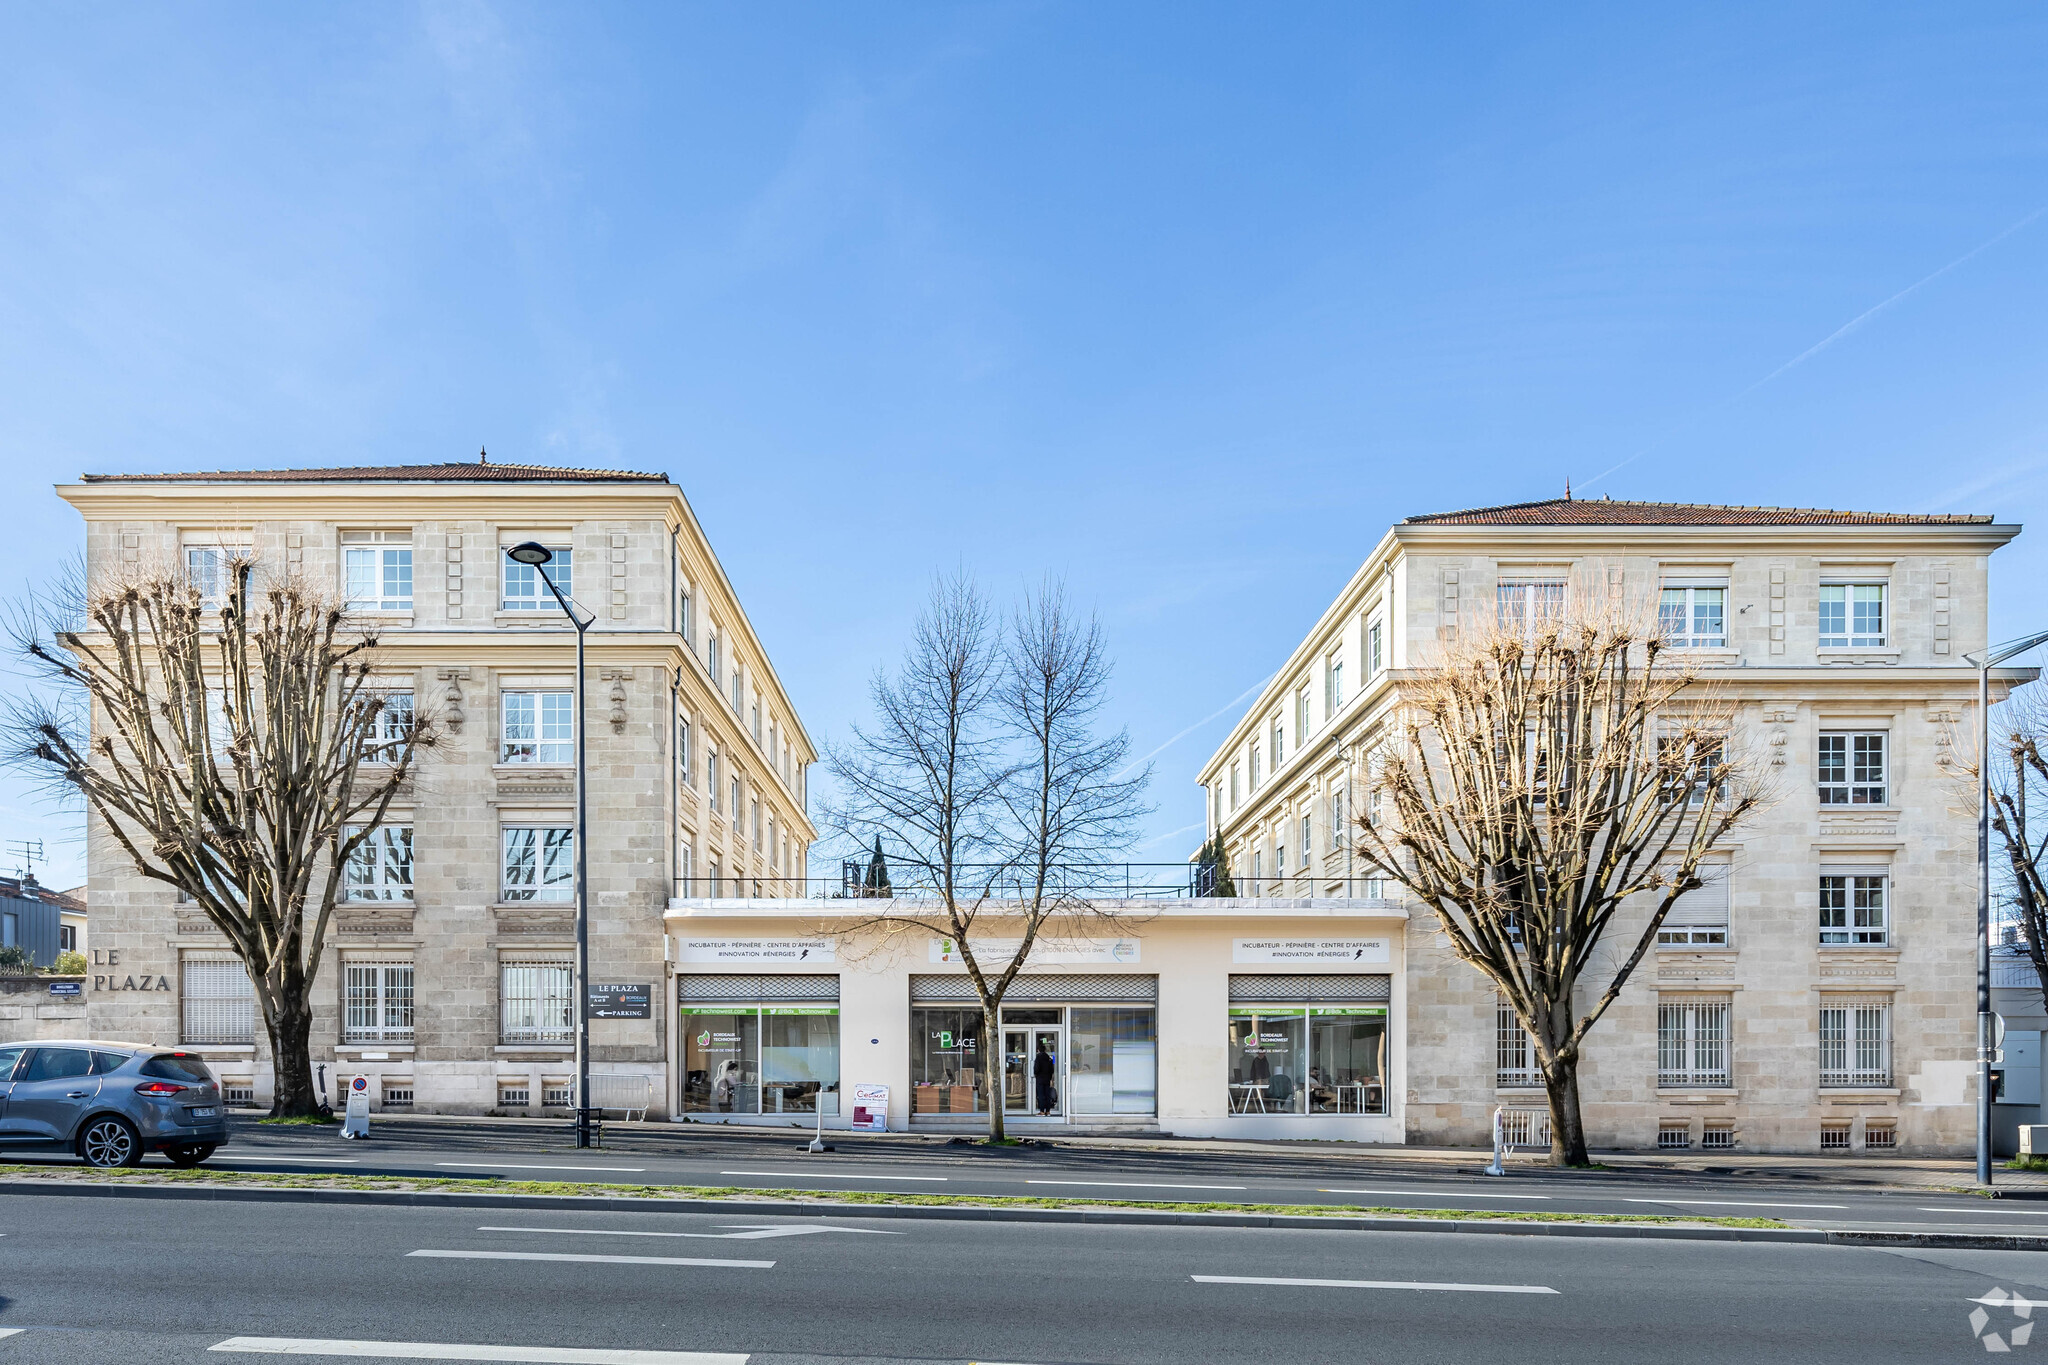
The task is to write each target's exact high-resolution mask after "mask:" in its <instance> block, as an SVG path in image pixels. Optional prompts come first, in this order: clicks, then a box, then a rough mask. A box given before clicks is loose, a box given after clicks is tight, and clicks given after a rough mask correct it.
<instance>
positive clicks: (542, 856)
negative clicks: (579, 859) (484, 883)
mask: <svg viewBox="0 0 2048 1365" xmlns="http://www.w3.org/2000/svg"><path fill="white" fill-rule="evenodd" d="M503 835H504V862H503V865H502V866H503V875H502V877H501V884H500V887H499V891H498V894H499V895H500V896H501V897H503V898H504V899H505V900H507V901H565V900H568V899H569V898H570V896H571V894H572V893H573V892H574V890H575V885H576V831H575V830H573V829H562V828H559V827H554V826H539V825H507V826H506V827H505V829H504V830H503Z"/></svg>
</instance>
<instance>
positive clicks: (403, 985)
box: [342, 962, 412, 1043]
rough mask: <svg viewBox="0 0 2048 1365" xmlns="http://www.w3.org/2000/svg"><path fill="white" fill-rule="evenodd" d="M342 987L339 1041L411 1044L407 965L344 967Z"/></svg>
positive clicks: (401, 963)
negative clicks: (340, 1037) (340, 1034)
mask: <svg viewBox="0 0 2048 1365" xmlns="http://www.w3.org/2000/svg"><path fill="white" fill-rule="evenodd" d="M342 983H343V985H342V989H343V991H344V999H343V1001H342V1041H344V1042H349V1043H409V1042H411V1041H412V964H411V963H410V962H348V963H344V964H343V968H342Z"/></svg>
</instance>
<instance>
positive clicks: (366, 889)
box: [342, 825, 412, 901]
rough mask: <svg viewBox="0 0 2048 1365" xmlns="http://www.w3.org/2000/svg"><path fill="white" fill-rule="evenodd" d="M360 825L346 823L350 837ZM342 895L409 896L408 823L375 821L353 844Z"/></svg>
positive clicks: (354, 898)
mask: <svg viewBox="0 0 2048 1365" xmlns="http://www.w3.org/2000/svg"><path fill="white" fill-rule="evenodd" d="M361 829H362V826H360V825H350V826H349V827H348V829H347V830H346V832H345V833H346V835H347V837H349V838H354V837H355V836H356V834H357V833H358V832H359V831H360V830H361ZM342 895H343V898H344V899H346V900H352V901H409V900H411V899H412V826H411V825H379V826H378V827H377V828H376V829H373V830H371V831H370V834H369V837H368V838H366V839H364V840H363V842H362V843H360V844H358V845H356V851H355V852H354V853H353V854H351V855H350V856H349V860H348V868H347V875H346V876H345V878H344V879H343V885H342Z"/></svg>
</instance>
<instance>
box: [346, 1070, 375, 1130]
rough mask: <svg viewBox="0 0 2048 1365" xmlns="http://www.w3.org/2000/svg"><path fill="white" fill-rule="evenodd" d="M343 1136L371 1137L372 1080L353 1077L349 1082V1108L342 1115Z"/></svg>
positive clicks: (366, 1077)
mask: <svg viewBox="0 0 2048 1365" xmlns="http://www.w3.org/2000/svg"><path fill="white" fill-rule="evenodd" d="M341 1135H342V1136H343V1137H345V1138H360V1137H368V1136H369V1135H370V1078H369V1077H368V1076H351V1077H349V1082H348V1107H347V1109H346V1110H345V1111H344V1112H343V1114H342V1123H341Z"/></svg>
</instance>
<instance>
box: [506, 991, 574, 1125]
mask: <svg viewBox="0 0 2048 1365" xmlns="http://www.w3.org/2000/svg"><path fill="white" fill-rule="evenodd" d="M571 976H572V972H571V970H570V965H569V964H568V963H567V962H504V963H500V964H499V966H498V1003H499V1007H500V1010H501V1018H502V1022H501V1023H500V1025H499V1028H498V1033H499V1041H501V1042H506V1043H566V1042H568V1041H569V1039H570V1032H571V1030H570V1026H569V1017H570V1004H571V1001H570V994H571V992H570V985H571ZM520 1103H522V1104H524V1103H525V1101H524V1100H521V1101H520Z"/></svg>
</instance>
